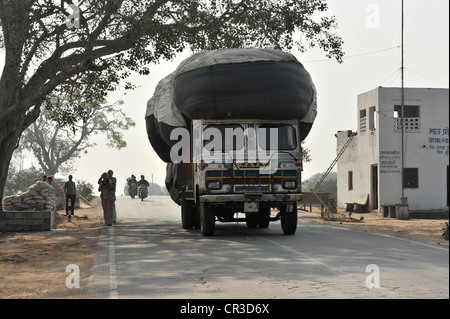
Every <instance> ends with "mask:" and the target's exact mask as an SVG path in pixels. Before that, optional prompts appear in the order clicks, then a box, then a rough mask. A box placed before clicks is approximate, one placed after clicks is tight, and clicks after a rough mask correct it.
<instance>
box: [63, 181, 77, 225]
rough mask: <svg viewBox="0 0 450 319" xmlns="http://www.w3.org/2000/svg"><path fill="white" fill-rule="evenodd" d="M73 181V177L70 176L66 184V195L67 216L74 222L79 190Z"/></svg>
mask: <svg viewBox="0 0 450 319" xmlns="http://www.w3.org/2000/svg"><path fill="white" fill-rule="evenodd" d="M72 179H73V176H72V175H69V180H68V181H67V182H66V183H65V184H64V194H66V215H67V218H68V220H69V221H71V220H72V216H73V215H74V208H75V198H76V195H77V188H76V185H75V182H74V181H72Z"/></svg>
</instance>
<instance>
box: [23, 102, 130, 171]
mask: <svg viewBox="0 0 450 319" xmlns="http://www.w3.org/2000/svg"><path fill="white" fill-rule="evenodd" d="M86 98H87V100H88V101H86ZM88 102H89V103H88ZM105 102H106V100H105V99H104V98H101V99H100V100H99V101H93V100H92V96H90V95H87V96H80V97H79V98H78V99H77V100H73V101H72V100H71V99H70V98H69V99H67V98H66V97H65V95H62V96H56V95H53V94H52V96H51V98H49V99H47V100H46V103H45V105H44V106H45V110H44V111H43V112H42V114H41V115H40V116H39V118H38V119H37V120H36V121H35V122H34V123H33V124H32V125H31V126H30V127H29V128H28V129H26V130H25V132H24V133H23V134H22V138H21V140H20V143H19V147H18V149H17V150H16V152H23V153H27V152H31V155H33V157H34V158H35V159H36V160H37V162H38V164H39V166H40V167H41V169H42V170H43V171H44V173H45V174H46V175H48V176H53V175H55V174H56V173H57V172H59V173H67V172H70V171H71V170H72V169H73V164H74V160H75V159H76V158H79V157H80V156H81V154H83V153H87V151H88V149H89V148H91V147H94V146H95V143H93V142H91V141H90V139H91V137H93V136H95V135H97V134H100V133H104V134H106V136H107V143H106V145H107V146H109V147H113V148H117V149H121V148H124V147H126V146H127V143H126V141H125V140H124V139H123V134H122V131H123V130H127V129H129V128H130V127H133V126H135V122H134V121H133V120H132V119H131V118H129V117H127V116H126V115H125V114H124V112H123V111H122V110H121V109H120V108H119V107H120V106H122V105H123V101H118V102H117V103H114V104H112V105H109V104H102V103H105ZM91 103H93V104H91ZM73 105H75V106H76V108H75V109H79V110H82V112H83V119H82V120H79V121H78V122H76V123H73V124H70V126H69V127H64V126H60V124H58V123H56V125H55V121H56V122H59V123H64V124H68V122H71V121H72V117H73V116H74V114H73V112H71V111H72V110H73V107H72V106H73ZM80 105H82V106H81V107H80Z"/></svg>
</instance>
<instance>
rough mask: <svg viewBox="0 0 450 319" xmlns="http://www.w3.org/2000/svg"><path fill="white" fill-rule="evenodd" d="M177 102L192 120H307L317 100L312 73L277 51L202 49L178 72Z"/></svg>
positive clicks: (175, 98)
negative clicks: (315, 98) (313, 101)
mask: <svg viewBox="0 0 450 319" xmlns="http://www.w3.org/2000/svg"><path fill="white" fill-rule="evenodd" d="M174 100H175V105H176V106H177V108H178V109H179V110H180V112H181V113H183V114H185V115H186V116H187V117H188V118H190V119H230V118H239V119H255V118H257V119H273V120H287V119H292V118H298V119H299V120H301V119H303V118H304V117H305V116H306V114H307V113H308V111H309V108H310V106H311V102H312V100H313V89H312V81H311V77H310V76H309V73H308V72H307V71H306V70H305V69H304V68H303V65H302V64H300V63H299V62H298V61H297V59H296V58H295V57H294V56H293V55H290V54H288V53H285V52H282V51H278V50H272V49H226V50H218V51H212V52H201V53H198V54H196V55H194V56H193V57H192V58H191V59H189V60H188V61H186V62H185V63H184V64H183V66H182V67H181V68H179V69H178V70H177V75H176V77H175V79H174Z"/></svg>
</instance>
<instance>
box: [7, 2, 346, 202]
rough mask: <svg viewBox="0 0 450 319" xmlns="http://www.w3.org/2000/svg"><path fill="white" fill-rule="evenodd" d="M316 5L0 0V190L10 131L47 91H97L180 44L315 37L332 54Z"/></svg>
mask: <svg viewBox="0 0 450 319" xmlns="http://www.w3.org/2000/svg"><path fill="white" fill-rule="evenodd" d="M326 10H327V5H326V3H325V1H324V0H301V1H300V0H171V1H169V0H80V1H79V2H78V6H76V5H74V3H73V2H72V0H60V1H55V0H0V30H1V32H0V48H1V49H2V50H3V52H4V56H5V64H4V66H3V69H2V71H1V72H2V74H1V77H0V195H2V194H3V190H4V186H5V183H6V177H7V171H8V166H9V163H10V161H11V157H12V153H13V151H14V148H15V147H16V145H17V141H18V140H19V138H20V135H21V133H22V132H23V131H24V130H25V129H26V128H27V127H28V126H30V125H31V124H32V123H33V122H34V121H35V120H36V119H37V118H38V116H39V113H40V110H41V105H42V103H43V102H44V101H45V99H46V98H47V97H48V95H49V94H50V93H52V92H59V93H61V92H67V91H70V90H71V88H72V87H74V86H77V87H78V88H79V89H81V90H82V91H83V90H86V91H87V90H92V91H94V92H95V94H98V95H100V96H106V95H107V93H108V92H109V91H111V90H114V89H117V87H118V86H119V85H120V84H121V83H122V82H123V81H124V80H125V79H126V78H127V77H128V76H129V75H130V74H131V72H138V73H140V74H144V75H145V74H149V70H150V69H149V65H150V64H151V63H157V62H158V61H160V60H161V59H172V58H173V57H175V56H176V54H177V53H179V52H181V51H183V50H185V49H190V50H192V51H198V50H204V49H217V48H231V47H248V46H256V47H265V46H272V47H275V48H280V49H285V50H291V49H292V48H293V47H294V46H295V45H297V46H298V48H299V49H300V50H302V51H304V50H306V49H307V48H309V47H313V46H318V47H320V48H321V49H322V50H323V51H324V52H325V54H326V55H327V56H328V57H330V58H335V59H336V60H337V61H339V62H340V61H342V56H343V52H342V39H341V38H340V37H339V36H338V35H336V33H335V29H336V21H335V19H334V17H327V16H326V14H325V13H326ZM296 32H297V33H296ZM294 33H296V34H300V36H299V38H294V37H293V35H294ZM125 86H126V87H127V88H132V87H133V85H132V84H131V83H126V84H125ZM69 111H71V113H70V114H72V115H73V116H72V117H68V116H64V117H61V118H63V119H64V120H65V121H67V124H70V122H69V121H68V119H70V118H71V119H72V123H73V122H75V121H76V120H78V119H80V118H83V114H84V109H83V108H80V109H75V110H74V109H71V110H69ZM0 197H1V196H0Z"/></svg>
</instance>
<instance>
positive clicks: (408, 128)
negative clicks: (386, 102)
mask: <svg viewBox="0 0 450 319" xmlns="http://www.w3.org/2000/svg"><path fill="white" fill-rule="evenodd" d="M403 109H404V112H405V117H404V120H405V128H404V131H405V132H407V133H420V126H421V125H420V106H419V105H404V106H403ZM402 122H403V114H402V106H401V105H394V132H395V133H400V132H401V131H402Z"/></svg>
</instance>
